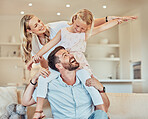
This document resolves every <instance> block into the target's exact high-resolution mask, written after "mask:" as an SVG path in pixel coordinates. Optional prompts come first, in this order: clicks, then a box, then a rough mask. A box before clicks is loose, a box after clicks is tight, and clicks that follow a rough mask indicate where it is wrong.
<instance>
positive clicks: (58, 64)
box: [55, 63, 63, 70]
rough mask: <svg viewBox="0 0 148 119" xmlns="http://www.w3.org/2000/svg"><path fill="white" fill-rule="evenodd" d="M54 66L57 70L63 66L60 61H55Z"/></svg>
mask: <svg viewBox="0 0 148 119" xmlns="http://www.w3.org/2000/svg"><path fill="white" fill-rule="evenodd" d="M55 67H56V68H57V69H58V70H60V69H62V68H63V65H62V64H61V63H57V64H56V65H55Z"/></svg>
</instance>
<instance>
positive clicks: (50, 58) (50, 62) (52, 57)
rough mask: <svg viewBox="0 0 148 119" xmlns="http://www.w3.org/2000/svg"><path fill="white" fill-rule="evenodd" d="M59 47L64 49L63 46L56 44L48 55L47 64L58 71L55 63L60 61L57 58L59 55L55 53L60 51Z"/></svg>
mask: <svg viewBox="0 0 148 119" xmlns="http://www.w3.org/2000/svg"><path fill="white" fill-rule="evenodd" d="M61 49H65V48H64V47H63V46H58V47H56V48H55V49H54V50H53V51H52V52H51V53H50V54H49V56H48V66H49V67H50V68H51V69H53V70H56V71H59V70H58V69H57V68H56V66H55V65H56V64H57V63H60V60H59V57H57V56H55V54H56V53H57V52H58V51H60V50H61Z"/></svg>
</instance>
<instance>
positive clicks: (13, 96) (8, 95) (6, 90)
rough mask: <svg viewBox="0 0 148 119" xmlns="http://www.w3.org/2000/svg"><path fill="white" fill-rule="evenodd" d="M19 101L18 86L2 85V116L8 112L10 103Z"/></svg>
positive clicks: (0, 90)
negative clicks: (7, 108)
mask: <svg viewBox="0 0 148 119" xmlns="http://www.w3.org/2000/svg"><path fill="white" fill-rule="evenodd" d="M17 102H18V101H17V89H16V87H0V103H1V104H0V116H1V115H2V114H4V113H5V112H6V107H7V106H8V105H9V104H11V103H17Z"/></svg>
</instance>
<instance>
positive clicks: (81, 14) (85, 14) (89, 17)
mask: <svg viewBox="0 0 148 119" xmlns="http://www.w3.org/2000/svg"><path fill="white" fill-rule="evenodd" d="M76 19H79V20H81V21H84V22H85V23H86V24H87V25H90V26H91V29H90V34H89V35H91V32H92V29H93V27H94V18H93V14H92V13H91V12H90V11H89V10H87V9H82V10H80V11H78V12H77V13H75V14H74V15H73V16H72V18H71V23H70V25H72V24H73V23H74V21H75V20H76Z"/></svg>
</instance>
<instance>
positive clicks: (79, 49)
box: [27, 9, 135, 112]
mask: <svg viewBox="0 0 148 119" xmlns="http://www.w3.org/2000/svg"><path fill="white" fill-rule="evenodd" d="M131 19H135V18H134V17H133V18H132V17H131ZM123 20H124V19H123ZM123 20H121V19H120V20H119V19H116V20H112V21H109V22H106V23H105V24H103V25H100V26H97V27H93V26H94V24H93V22H94V19H93V15H92V13H91V12H90V11H88V10H86V9H83V10H80V11H79V12H77V13H76V14H75V15H74V16H73V17H72V23H71V24H70V27H67V28H63V29H61V30H60V31H59V32H58V33H57V34H56V36H55V37H54V38H53V39H52V40H51V41H50V42H48V43H47V44H46V45H45V46H44V47H43V48H42V49H41V50H40V51H39V52H38V53H37V54H36V55H35V56H34V57H33V59H32V60H31V61H29V62H28V64H27V65H28V66H27V67H31V65H32V64H33V63H34V62H38V61H39V60H40V56H42V55H43V54H45V53H46V52H47V51H49V50H50V49H51V48H52V47H54V46H55V45H56V44H58V45H61V46H63V47H65V48H66V49H67V50H68V51H69V52H70V53H71V54H73V55H74V57H75V58H76V60H77V61H78V62H79V64H80V68H83V69H86V70H87V71H88V72H89V73H90V74H91V75H92V71H91V69H90V66H89V64H88V62H87V60H86V58H85V56H84V54H83V53H84V52H85V50H86V41H87V39H88V38H89V37H90V36H92V35H95V34H97V33H100V32H102V31H104V30H107V29H109V28H111V27H113V26H115V25H117V24H120V23H122V22H123ZM56 76H57V74H56V73H55V74H54V73H53V72H51V74H50V77H48V78H47V79H48V80H46V79H42V80H39V82H38V89H37V97H38V98H37V107H36V112H40V111H41V110H42V105H43V100H44V98H45V97H46V93H47V83H48V82H49V79H50V81H51V80H52V79H55V78H56ZM85 81H86V79H84V80H82V81H81V82H82V83H83V85H84V86H85ZM85 88H86V90H87V91H88V92H89V94H90V96H91V98H92V101H93V104H94V105H95V106H96V109H97V106H98V105H101V104H103V100H102V98H101V95H100V93H99V92H98V91H97V90H96V89H95V88H94V87H87V86H85ZM38 92H42V96H41V95H38ZM102 110H104V109H103V108H102ZM104 111H105V110H104Z"/></svg>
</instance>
